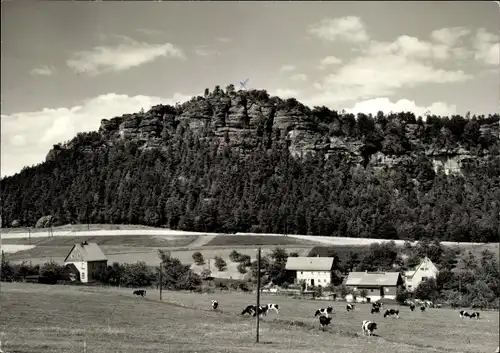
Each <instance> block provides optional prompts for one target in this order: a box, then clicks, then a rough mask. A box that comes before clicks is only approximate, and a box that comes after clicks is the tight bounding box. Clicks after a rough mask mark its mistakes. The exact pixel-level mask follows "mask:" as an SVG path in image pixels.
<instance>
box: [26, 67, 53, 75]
mask: <svg viewBox="0 0 500 353" xmlns="http://www.w3.org/2000/svg"><path fill="white" fill-rule="evenodd" d="M54 71H55V70H54V69H53V68H51V67H49V66H47V65H42V66H38V67H35V68H34V69H32V70H31V71H30V74H31V75H33V76H50V75H52V74H53V73H54Z"/></svg>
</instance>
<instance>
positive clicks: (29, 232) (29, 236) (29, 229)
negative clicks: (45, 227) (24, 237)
mask: <svg viewBox="0 0 500 353" xmlns="http://www.w3.org/2000/svg"><path fill="white" fill-rule="evenodd" d="M28 238H29V240H30V245H31V227H29V228H28Z"/></svg>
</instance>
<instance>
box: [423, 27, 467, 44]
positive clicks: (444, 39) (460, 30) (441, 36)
mask: <svg viewBox="0 0 500 353" xmlns="http://www.w3.org/2000/svg"><path fill="white" fill-rule="evenodd" d="M469 33H470V30H468V29H467V28H464V27H450V28H441V29H436V30H434V31H432V33H431V38H432V39H433V40H434V41H436V42H440V43H442V44H445V45H447V46H449V47H453V46H455V45H456V44H457V43H458V42H459V41H460V39H461V38H463V37H465V36H466V35H468V34H469Z"/></svg>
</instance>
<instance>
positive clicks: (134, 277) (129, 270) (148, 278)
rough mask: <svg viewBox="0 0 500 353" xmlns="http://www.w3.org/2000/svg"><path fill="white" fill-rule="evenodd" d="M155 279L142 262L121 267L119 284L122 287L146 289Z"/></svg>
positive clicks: (149, 269)
mask: <svg viewBox="0 0 500 353" xmlns="http://www.w3.org/2000/svg"><path fill="white" fill-rule="evenodd" d="M155 277H156V275H155V274H154V273H153V272H152V271H151V268H150V267H149V266H148V265H147V264H146V263H145V262H144V261H138V262H136V263H134V264H122V265H121V278H120V282H121V283H120V284H121V285H123V286H127V287H147V286H150V285H151V284H152V283H153V281H154V280H155V279H156V278H155Z"/></svg>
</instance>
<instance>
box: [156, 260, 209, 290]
mask: <svg viewBox="0 0 500 353" xmlns="http://www.w3.org/2000/svg"><path fill="white" fill-rule="evenodd" d="M158 256H159V258H160V260H161V261H162V265H163V266H162V268H163V275H162V281H163V287H164V288H167V289H186V290H193V289H196V288H197V287H198V286H199V284H200V283H201V279H200V278H199V276H197V275H196V274H195V273H194V272H193V271H192V270H191V268H190V266H189V265H184V264H182V263H181V262H180V260H179V259H177V258H174V257H171V256H170V254H169V253H168V252H166V251H163V250H158Z"/></svg>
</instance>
